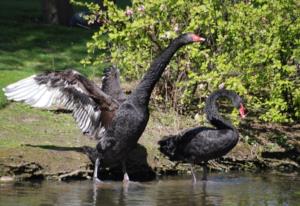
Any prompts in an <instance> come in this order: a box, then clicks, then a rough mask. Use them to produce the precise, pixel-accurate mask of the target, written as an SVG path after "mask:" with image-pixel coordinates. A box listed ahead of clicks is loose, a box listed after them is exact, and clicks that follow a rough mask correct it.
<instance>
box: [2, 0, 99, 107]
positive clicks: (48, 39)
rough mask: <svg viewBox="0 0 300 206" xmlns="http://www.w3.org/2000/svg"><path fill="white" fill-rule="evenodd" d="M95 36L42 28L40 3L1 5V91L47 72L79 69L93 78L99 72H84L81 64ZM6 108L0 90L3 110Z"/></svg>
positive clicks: (55, 27) (81, 31)
mask: <svg viewBox="0 0 300 206" xmlns="http://www.w3.org/2000/svg"><path fill="white" fill-rule="evenodd" d="M92 34H93V31H92V30H85V29H81V28H70V27H62V26H58V25H47V24H43V23H42V22H41V1H40V0H12V1H1V3H0V39H1V41H0V88H3V87H5V86H6V85H7V84H9V83H12V82H15V81H16V80H19V79H22V78H24V77H26V76H29V75H31V74H33V73H37V72H41V71H45V70H63V69H66V68H76V69H77V70H79V71H80V72H82V73H84V74H85V75H91V74H92V73H94V71H92V70H95V69H96V68H92V67H88V68H84V67H83V65H81V64H80V60H81V59H83V58H84V57H85V55H86V42H87V41H88V40H89V39H90V38H91V36H92ZM5 104H7V101H6V99H5V97H4V95H3V92H2V90H1V91H0V107H3V106H4V105H5Z"/></svg>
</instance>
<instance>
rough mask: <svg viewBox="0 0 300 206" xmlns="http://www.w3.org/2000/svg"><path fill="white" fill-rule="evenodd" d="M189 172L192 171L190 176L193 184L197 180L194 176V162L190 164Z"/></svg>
mask: <svg viewBox="0 0 300 206" xmlns="http://www.w3.org/2000/svg"><path fill="white" fill-rule="evenodd" d="M191 173H192V178H193V180H192V181H193V184H195V183H196V182H197V178H196V174H195V171H194V164H192V165H191Z"/></svg>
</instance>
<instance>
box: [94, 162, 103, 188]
mask: <svg viewBox="0 0 300 206" xmlns="http://www.w3.org/2000/svg"><path fill="white" fill-rule="evenodd" d="M99 166H100V159H99V157H98V158H97V159H96V162H95V169H94V176H93V180H94V182H96V183H97V182H102V181H101V180H100V179H98V168H99Z"/></svg>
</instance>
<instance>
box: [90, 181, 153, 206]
mask: <svg viewBox="0 0 300 206" xmlns="http://www.w3.org/2000/svg"><path fill="white" fill-rule="evenodd" d="M152 190H153V188H150V187H147V186H145V185H143V184H141V183H138V182H129V183H127V184H123V183H118V182H104V183H102V184H94V185H93V192H92V193H93V197H92V199H93V204H92V205H93V206H96V205H97V206H99V205H105V206H106V205H109V206H114V205H118V206H122V205H137V206H138V205H141V206H144V205H155V204H154V202H155V198H154V197H151V195H148V194H147V191H150V192H152ZM146 203H147V204H146ZM148 203H149V204H148Z"/></svg>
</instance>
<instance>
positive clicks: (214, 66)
mask: <svg viewBox="0 0 300 206" xmlns="http://www.w3.org/2000/svg"><path fill="white" fill-rule="evenodd" d="M104 5H105V7H106V9H105V11H103V10H101V8H100V7H99V6H95V5H93V4H86V6H88V8H89V9H90V11H91V12H92V15H91V16H90V17H89V19H90V21H95V20H97V21H99V20H101V22H102V23H103V25H102V26H101V27H100V29H99V31H97V32H96V33H95V34H94V35H93V38H92V40H91V41H90V42H89V43H88V52H89V56H88V57H87V58H86V59H85V60H84V61H83V63H85V64H90V63H92V64H95V65H99V64H103V63H107V62H109V63H112V64H116V65H118V66H119V67H121V68H122V69H123V73H124V74H125V75H126V76H127V77H128V78H140V77H141V76H142V74H143V73H144V72H145V70H146V69H147V68H148V67H149V64H150V63H151V61H152V59H153V57H154V56H156V55H158V54H159V53H160V51H161V50H162V49H163V48H165V47H166V46H167V45H168V43H169V42H170V41H171V39H173V38H174V37H176V36H178V35H179V34H181V33H184V32H188V31H196V32H200V33H201V34H203V36H204V37H205V38H207V43H206V44H204V45H200V46H199V45H197V44H193V45H190V46H188V47H185V48H183V49H181V50H180V51H179V52H177V54H176V56H175V57H174V58H173V61H171V62H170V65H169V66H168V68H167V71H166V72H165V74H164V77H163V78H162V81H161V82H160V84H159V90H158V93H157V94H159V95H162V97H163V98H162V99H163V100H166V101H167V102H168V103H171V105H172V106H173V107H175V108H177V109H178V108H181V106H182V105H193V104H194V103H195V100H200V101H198V104H199V105H200V107H202V106H203V100H204V99H205V97H206V96H207V95H208V94H209V93H210V92H211V91H213V90H215V89H217V88H218V87H219V85H221V84H222V85H223V84H224V85H225V88H227V89H232V90H235V91H237V92H238V93H239V94H241V95H243V96H244V97H245V99H247V106H248V107H249V108H250V111H254V113H255V115H257V114H258V115H259V118H260V119H262V120H264V121H273V122H291V121H295V120H296V121H299V119H300V91H299V88H298V87H299V81H300V78H299V72H300V66H299V65H298V64H297V62H299V61H300V18H299V16H300V3H299V2H298V1H296V0H279V1H268V0H254V1H229V0H224V1H217V0H200V1H199V0H197V1H196V0H191V1H188V2H187V1H183V0H176V1H175V0H149V1H143V0H133V1H132V6H131V7H127V8H126V9H125V10H124V9H121V8H118V7H117V6H116V5H115V4H114V3H113V2H112V1H108V0H104ZM102 51H108V52H109V54H105V53H103V52H102ZM108 55H109V56H108ZM297 65H298V66H297Z"/></svg>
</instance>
